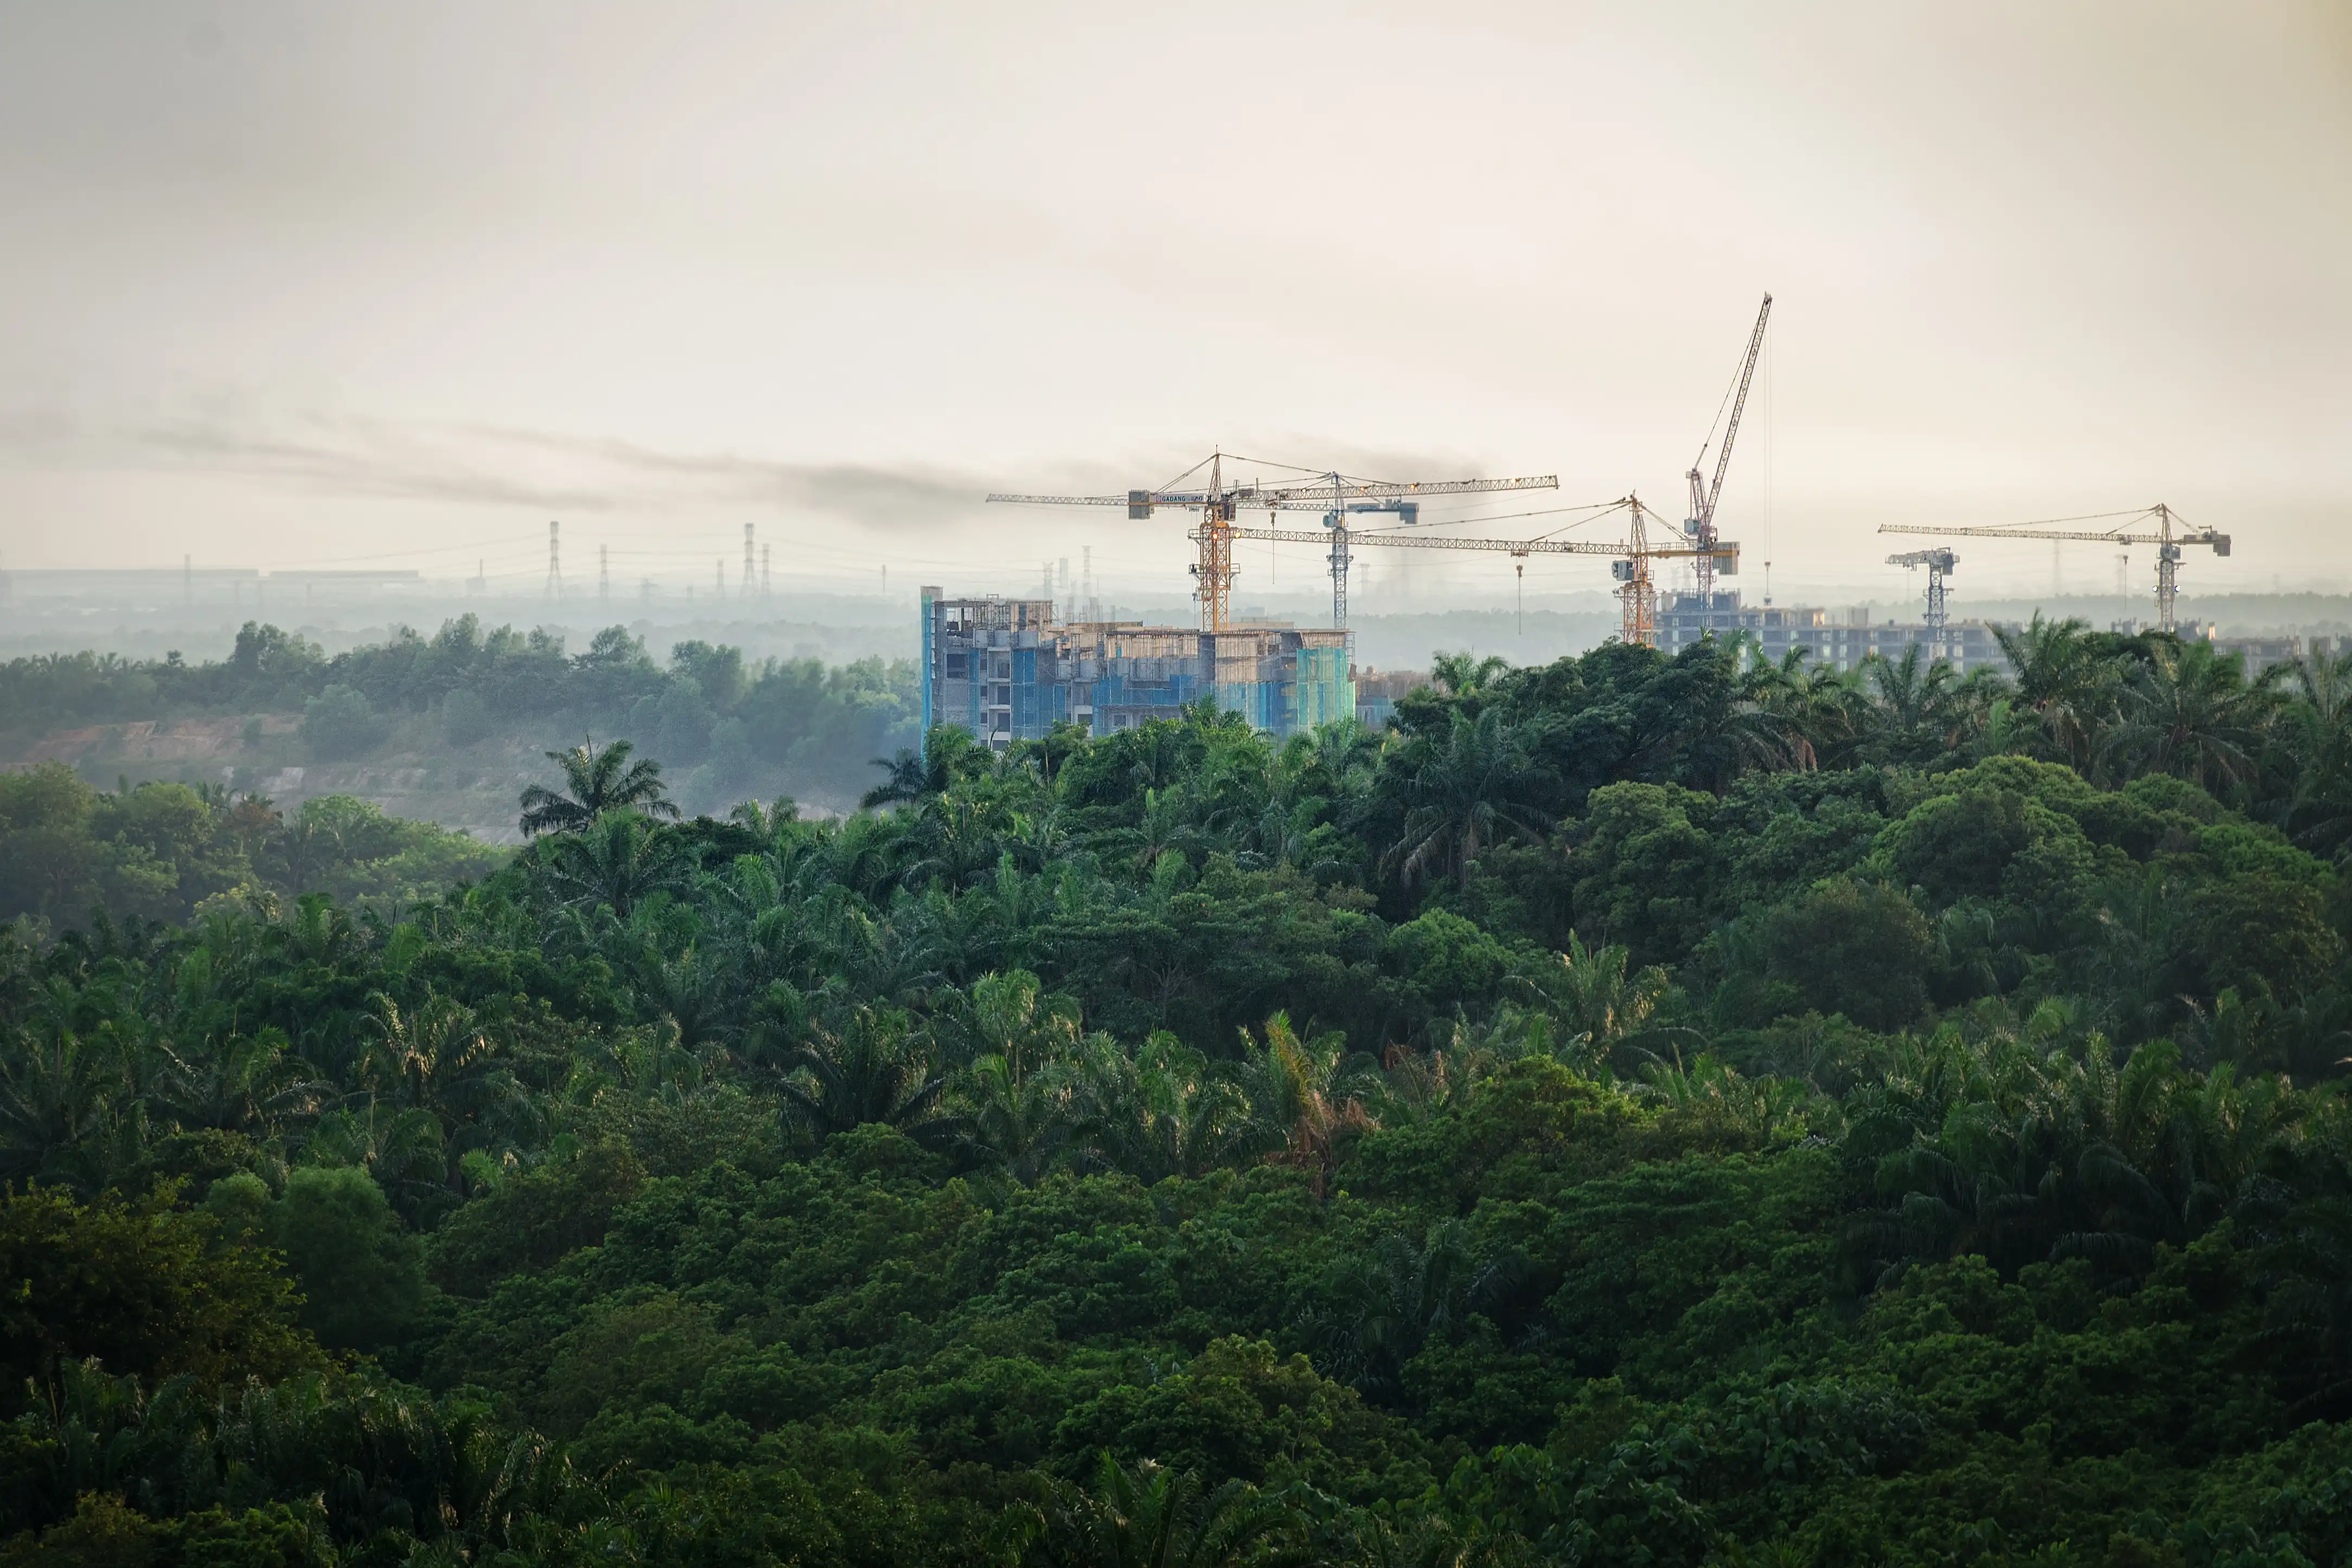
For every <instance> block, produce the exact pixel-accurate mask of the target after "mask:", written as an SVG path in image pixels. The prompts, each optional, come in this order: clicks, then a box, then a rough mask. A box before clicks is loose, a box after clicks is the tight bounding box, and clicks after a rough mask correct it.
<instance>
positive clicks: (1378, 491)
mask: <svg viewBox="0 0 2352 1568" xmlns="http://www.w3.org/2000/svg"><path fill="white" fill-rule="evenodd" d="M1224 461H1225V460H1224V454H1223V452H1214V453H1212V454H1210V455H1209V458H1208V460H1207V462H1206V463H1205V464H1195V465H1193V466H1192V468H1191V469H1188V470H1187V471H1186V474H1187V476H1190V475H1192V474H1195V473H1198V472H1199V471H1200V470H1201V468H1202V467H1203V466H1205V467H1206V468H1207V469H1208V471H1209V476H1208V483H1207V484H1206V485H1205V486H1202V487H1201V488H1197V489H1179V488H1176V487H1173V486H1171V487H1169V488H1167V489H1160V490H1129V491H1128V492H1127V493H1126V494H1125V495H1123V496H1017V495H992V496H991V497H988V498H989V499H990V500H991V501H1000V502H1007V503H1011V504H1014V505H1020V506H1038V507H1126V508H1127V515H1128V517H1129V518H1132V519H1136V520H1142V519H1146V518H1149V517H1150V516H1151V514H1152V513H1153V512H1154V511H1155V510H1157V509H1158V508H1160V507H1183V508H1185V509H1187V510H1191V509H1195V508H1197V509H1198V510H1199V512H1200V514H1201V523H1200V527H1198V528H1195V529H1194V530H1193V531H1192V540H1193V542H1194V543H1195V544H1197V545H1198V546H1199V547H1200V559H1198V560H1197V561H1196V562H1194V564H1193V566H1192V576H1193V578H1194V580H1195V582H1196V586H1195V588H1194V590H1193V592H1194V595H1195V597H1197V598H1198V599H1199V600H1200V601H1201V626H1202V630H1204V631H1209V632H1222V631H1223V630H1225V626H1226V622H1227V619H1228V611H1229V610H1230V608H1231V602H1232V597H1233V586H1234V539H1236V538H1266V537H1269V536H1268V535H1267V534H1266V533H1265V532H1259V533H1244V532H1243V531H1242V530H1241V529H1239V528H1237V527H1236V526H1235V522H1234V519H1235V518H1236V517H1238V516H1239V514H1240V513H1241V512H1242V511H1243V510H1244V508H1255V507H1264V508H1265V509H1266V510H1268V511H1274V512H1286V511H1288V512H1322V513H1324V514H1325V515H1326V516H1327V517H1328V516H1330V515H1331V514H1333V513H1337V514H1338V517H1339V522H1338V523H1337V524H1334V525H1333V526H1331V527H1330V528H1328V530H1327V532H1326V533H1325V534H1303V535H1301V537H1303V538H1307V539H1309V540H1312V541H1314V542H1316V543H1318V544H1319V543H1323V542H1325V541H1326V539H1327V538H1328V541H1329V543H1330V546H1331V577H1332V585H1333V591H1334V593H1333V608H1334V611H1335V612H1336V613H1337V614H1338V615H1339V617H1340V619H1341V621H1342V623H1344V621H1345V617H1346V613H1347V563H1348V559H1349V551H1348V540H1347V538H1346V536H1347V533H1348V529H1347V528H1346V526H1345V525H1346V520H1347V510H1346V508H1347V507H1348V505H1349V503H1350V502H1355V501H1375V500H1391V499H1398V498H1403V497H1423V496H1463V495H1474V494H1480V493H1486V492H1492V491H1497V490H1556V489H1558V488H1559V479H1558V477H1557V476H1553V475H1550V474H1538V475H1535V476H1529V477H1527V478H1519V479H1441V480H1437V481H1434V482H1430V481H1397V480H1385V479H1364V478H1358V477H1356V476H1351V475H1346V474H1339V473H1328V474H1322V475H1318V476H1314V477H1312V478H1306V479H1299V480H1294V481H1290V482H1287V483H1284V484H1278V485H1261V484H1259V483H1258V482H1257V481H1255V480H1252V481H1251V482H1249V483H1248V484H1246V485H1241V484H1234V485H1229V484H1227V483H1226V482H1225V477H1224ZM1180 483H1181V481H1180Z"/></svg>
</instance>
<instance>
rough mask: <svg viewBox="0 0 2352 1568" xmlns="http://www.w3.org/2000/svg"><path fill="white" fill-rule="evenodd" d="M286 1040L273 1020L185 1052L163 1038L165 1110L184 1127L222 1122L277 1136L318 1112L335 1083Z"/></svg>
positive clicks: (260, 1136) (264, 1138) (258, 1135)
mask: <svg viewBox="0 0 2352 1568" xmlns="http://www.w3.org/2000/svg"><path fill="white" fill-rule="evenodd" d="M288 1046H289V1042H288V1040H287V1039H286V1031H285V1030H281V1029H278V1028H276V1027H275V1026H272V1027H269V1028H266V1029H264V1030H261V1031H260V1032H259V1033H257V1034H251V1035H236V1036H233V1037H231V1038H230V1039H229V1040H227V1041H226V1042H215V1041H211V1040H207V1041H205V1046H204V1048H203V1049H201V1050H199V1051H190V1052H188V1053H186V1054H182V1053H181V1052H180V1051H176V1050H174V1049H173V1047H172V1046H171V1045H169V1044H168V1043H167V1044H164V1045H163V1047H162V1050H163V1054H164V1057H165V1061H164V1066H163V1073H162V1075H161V1079H160V1082H158V1084H157V1090H158V1095H157V1098H158V1100H159V1102H160V1103H161V1106H162V1108H163V1112H164V1113H165V1114H166V1115H168V1116H169V1117H170V1118H171V1119H172V1120H173V1122H176V1123H177V1124H179V1125H181V1126H182V1127H184V1128H193V1127H218V1128H221V1129H223V1130H224V1131H226V1132H231V1133H245V1134H250V1135H251V1136H252V1137H253V1138H254V1139H255V1140H256V1141H257V1142H261V1143H274V1142H276V1141H277V1139H278V1137H279V1136H280V1135H281V1134H283V1133H284V1132H285V1130H286V1128H287V1127H288V1125H289V1124H291V1123H292V1122H294V1121H296V1120H298V1119H299V1118H301V1117H305V1116H309V1115H311V1114H313V1113H316V1112H317V1110H318V1109H319V1107H320V1104H321V1103H323V1102H324V1100H325V1098H326V1096H327V1095H328V1093H329V1092H331V1090H332V1089H333V1087H334V1086H333V1085H332V1084H331V1083H329V1082H326V1081H325V1080H323V1079H318V1078H312V1077H310V1075H309V1074H308V1073H307V1072H306V1071H304V1063H302V1062H301V1061H300V1060H299V1059H298V1058H294V1057H290V1056H289V1055H288Z"/></svg>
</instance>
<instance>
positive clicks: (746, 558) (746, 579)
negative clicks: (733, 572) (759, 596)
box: [742, 523, 751, 599]
mask: <svg viewBox="0 0 2352 1568" xmlns="http://www.w3.org/2000/svg"><path fill="white" fill-rule="evenodd" d="M742 596H743V597H744V598H745V599H749V598H751V524H749V523H745V524H744V525H743V595H742Z"/></svg>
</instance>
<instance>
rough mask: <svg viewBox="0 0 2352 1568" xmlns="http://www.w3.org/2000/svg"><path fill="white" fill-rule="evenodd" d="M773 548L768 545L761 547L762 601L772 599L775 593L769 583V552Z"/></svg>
mask: <svg viewBox="0 0 2352 1568" xmlns="http://www.w3.org/2000/svg"><path fill="white" fill-rule="evenodd" d="M771 548H772V547H770V546H767V545H761V547H760V598H761V600H762V601H765V600H767V599H769V598H771V597H772V589H771V588H770V587H769V583H768V551H769V549H771Z"/></svg>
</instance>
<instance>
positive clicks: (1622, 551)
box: [1233, 496, 1739, 648]
mask: <svg viewBox="0 0 2352 1568" xmlns="http://www.w3.org/2000/svg"><path fill="white" fill-rule="evenodd" d="M1617 507H1623V508H1624V510H1625V513H1626V518H1627V524H1628V530H1629V531H1628V538H1625V539H1623V540H1621V541H1614V542H1612V541H1610V540H1607V539H1549V538H1534V539H1500V538H1462V537H1459V536H1451V537H1448V536H1431V535H1412V534H1398V533H1389V532H1380V533H1370V534H1358V535H1356V536H1354V538H1353V539H1352V541H1351V542H1352V543H1353V544H1354V545H1356V546H1360V547H1377V548H1379V549H1450V550H1477V551H1483V552H1487V553H1493V554H1500V555H1508V556H1511V557H1513V558H1514V559H1519V560H1525V559H1527V558H1528V557H1529V556H1535V555H1605V556H1613V557H1615V558H1617V559H1614V560H1613V561H1612V563H1611V565H1612V568H1613V569H1614V573H1615V576H1616V578H1617V580H1618V582H1619V584H1620V587H1619V588H1618V590H1617V596H1618V599H1619V600H1620V601H1621V603H1622V610H1623V629H1622V632H1621V640H1622V641H1623V642H1626V643H1641V644H1643V646H1645V647H1653V648H1654V647H1655V646H1657V642H1658V629H1657V591H1656V587H1655V585H1654V583H1653V582H1652V581H1651V579H1650V565H1649V563H1650V562H1651V561H1653V560H1656V559H1703V560H1704V561H1705V562H1706V565H1707V567H1708V568H1709V569H1710V570H1719V571H1722V572H1724V573H1726V574H1729V573H1732V572H1736V571H1738V570H1739V546H1738V543H1736V542H1735V541H1733V540H1730V539H1717V540H1716V541H1715V542H1714V543H1713V544H1712V545H1709V546H1706V547H1700V546H1698V545H1695V544H1694V545H1690V546H1685V547H1673V548H1669V549H1650V548H1649V542H1648V528H1647V526H1646V522H1647V519H1648V517H1650V516H1651V515H1652V514H1651V513H1650V510H1649V508H1648V507H1644V506H1643V505H1642V500H1641V497H1638V496H1628V497H1625V498H1624V499H1623V500H1622V501H1617V502H1614V503H1612V506H1611V507H1610V509H1611V510H1614V509H1616V508H1617ZM1362 509H1364V510H1372V509H1374V508H1371V507H1365V508H1362ZM1379 509H1381V510H1386V509H1387V508H1385V507H1381V508H1379ZM1602 515H1604V516H1605V515H1606V513H1603V514H1602ZM1233 537H1234V538H1240V539H1270V540H1274V541H1276V542H1278V543H1288V544H1319V543H1321V542H1322V541H1323V540H1324V539H1325V538H1328V537H1329V536H1328V535H1326V534H1317V533H1313V532H1310V531H1309V530H1307V529H1305V528H1242V527H1240V526H1238V525H1236V526H1235V527H1234V529H1233ZM1338 577H1339V572H1338V570H1337V569H1336V568H1335V570H1334V578H1335V580H1337V579H1338Z"/></svg>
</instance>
